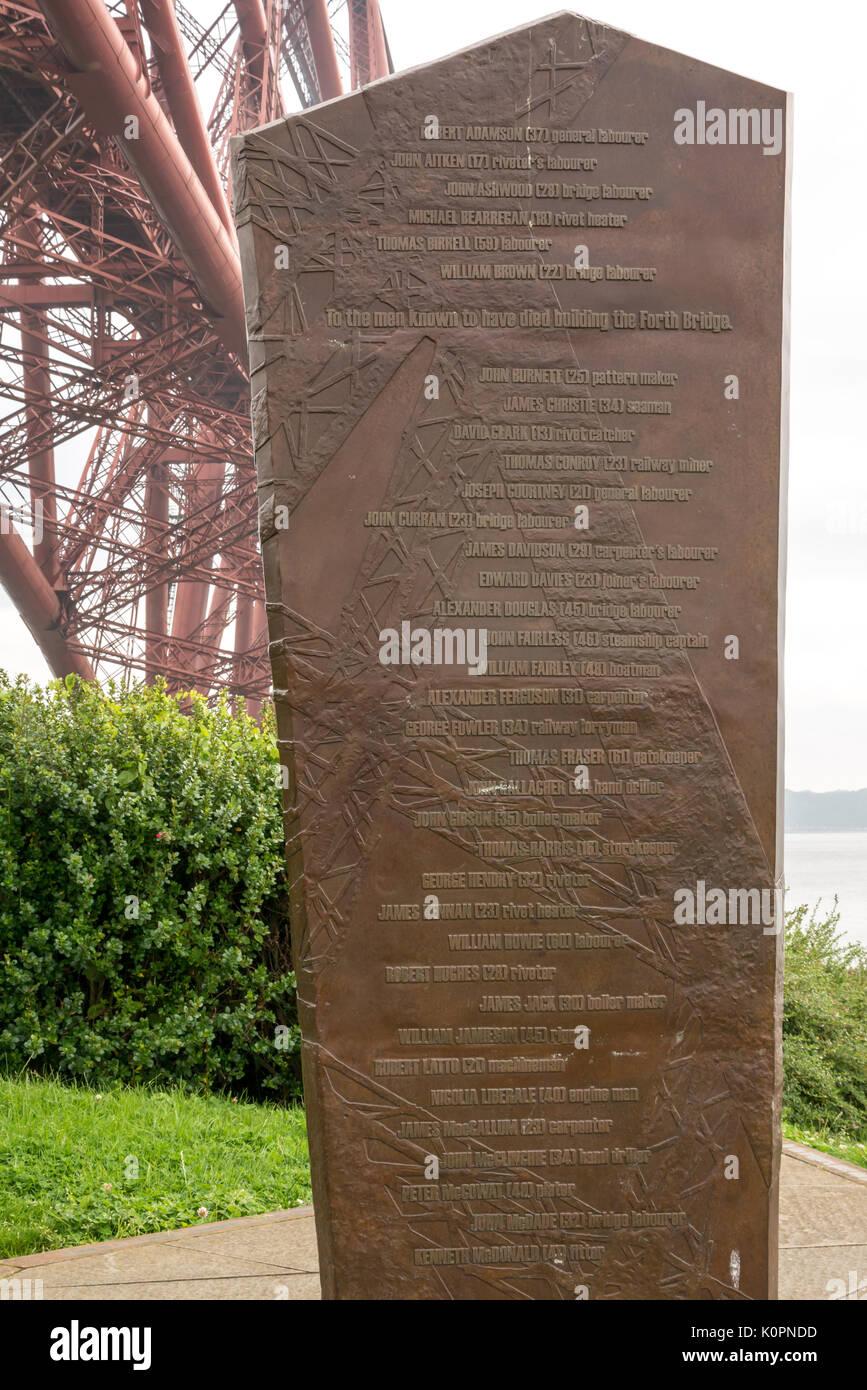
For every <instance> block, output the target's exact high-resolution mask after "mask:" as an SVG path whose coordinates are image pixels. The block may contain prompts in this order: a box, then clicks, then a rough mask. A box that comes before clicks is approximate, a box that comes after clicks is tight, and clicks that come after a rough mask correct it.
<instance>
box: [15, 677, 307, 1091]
mask: <svg viewBox="0 0 867 1390" xmlns="http://www.w3.org/2000/svg"><path fill="white" fill-rule="evenodd" d="M276 768H277V751H276V742H275V739H274V732H273V722H272V720H271V717H270V716H269V715H266V717H265V721H264V724H263V727H262V728H261V729H260V728H259V727H258V725H257V724H256V723H255V722H254V721H253V720H252V719H248V718H247V716H246V715H235V714H233V713H232V712H231V711H230V710H229V709H228V707H227V706H226V705H225V704H222V705H219V706H218V707H217V708H215V709H209V708H208V706H207V705H206V704H205V702H204V700H203V699H202V698H201V697H199V696H196V695H186V696H185V695H170V694H167V693H166V691H165V689H164V688H162V687H155V688H141V689H135V690H130V691H123V690H116V689H114V688H110V689H109V690H108V691H107V692H103V691H101V690H100V689H99V687H97V686H95V685H88V684H82V683H81V682H80V681H78V680H76V679H75V678H74V677H68V678H67V679H66V680H65V681H61V682H55V683H54V684H52V685H51V686H49V687H48V688H47V689H46V690H41V689H38V688H31V687H30V686H29V685H28V683H27V682H26V681H24V680H23V679H19V680H18V681H16V683H15V684H14V685H13V684H11V683H10V682H9V680H8V679H7V678H6V677H4V676H0V1065H2V1066H4V1067H6V1068H8V1067H16V1068H17V1067H22V1066H27V1067H29V1068H30V1069H31V1070H35V1071H40V1072H51V1073H53V1074H55V1075H58V1076H61V1077H62V1076H68V1077H71V1078H75V1079H80V1080H84V1081H88V1082H97V1081H103V1082H108V1081H113V1080H117V1081H147V1082H155V1083H160V1082H174V1083H175V1084H182V1085H188V1086H189V1087H195V1088H225V1087H233V1088H235V1089H239V1088H247V1089H250V1090H252V1091H254V1092H261V1091H263V1090H264V1091H265V1092H266V1093H269V1094H277V1095H280V1096H284V1097H285V1096H289V1095H294V1094H297V1093H298V1091H299V1083H298V1071H297V1052H298V1028H297V1021H296V1011H295V979H294V975H293V973H292V969H291V957H290V948H289V933H288V917H287V910H286V891H285V889H286V885H285V875H284V860H283V844H282V827H281V819H280V805H279V802H280V792H279V789H278V784H277V780H276ZM278 1029H279V1030H280V1031H279V1032H278ZM278 1041H279V1045H278Z"/></svg>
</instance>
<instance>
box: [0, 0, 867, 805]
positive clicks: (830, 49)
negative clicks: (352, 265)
mask: <svg viewBox="0 0 867 1390" xmlns="http://www.w3.org/2000/svg"><path fill="white" fill-rule="evenodd" d="M188 3H189V0H188ZM380 3H381V8H382V13H383V17H384V20H385V27H386V31H387V33H388V38H389V43H390V46H391V52H392V57H393V59H394V63H395V67H396V68H398V69H400V68H406V67H413V66H415V65H417V64H419V63H424V62H427V61H429V60H430V59H433V58H437V57H441V56H442V55H443V54H446V53H449V52H452V51H453V50H455V49H457V48H463V47H465V46H466V45H468V44H471V43H475V42H477V41H478V40H480V39H484V38H486V37H488V36H490V35H491V34H496V33H499V32H501V31H502V30H504V29H509V28H512V27H514V26H516V25H518V24H522V23H525V22H526V21H528V20H530V19H534V18H538V17H539V16H542V15H546V14H550V13H552V12H554V11H555V10H556V8H557V7H556V6H553V5H551V4H550V3H536V2H535V0H380ZM222 6H223V0H194V2H193V4H191V6H190V7H191V8H194V9H195V11H196V12H197V14H198V15H199V16H200V17H202V18H207V17H208V16H209V15H210V16H211V17H214V16H215V15H216V14H217V13H218V12H219V11H220V10H221V9H222ZM865 13H867V9H865V7H864V6H861V5H855V4H852V3H848V4H843V3H840V0H829V3H827V4H825V5H823V6H822V7H821V9H819V10H817V9H816V8H815V7H813V6H810V8H809V9H808V8H807V6H806V5H803V4H801V3H799V0H727V3H725V4H716V5H714V4H702V3H700V0H599V4H598V5H594V8H593V11H592V12H591V17H592V18H593V19H597V20H601V21H604V22H605V23H606V24H611V25H614V26H615V27H617V28H621V29H625V30H627V31H628V32H630V33H633V34H635V35H637V36H638V37H639V38H642V39H648V40H650V41H651V42H653V43H658V44H662V45H664V46H666V47H669V48H674V49H677V50H679V51H680V52H682V53H686V54H689V55H690V56H694V57H696V58H700V59H702V60H703V61H705V62H708V63H714V64H717V65H718V66H720V67H725V68H731V69H732V70H734V71H736V72H742V73H744V74H745V75H746V76H748V77H752V78H756V79H758V80H760V81H762V82H767V83H769V84H771V85H773V86H776V87H782V88H786V89H788V90H789V91H791V92H794V94H795V142H794V152H795V164H794V198H793V221H794V229H793V281H792V282H793V305H792V413H791V453H790V479H789V576H788V603H787V615H788V616H787V661H786V704H787V736H786V742H787V750H786V751H787V759H786V762H787V773H786V785H787V786H789V787H792V788H795V789H802V788H807V787H808V788H811V789H813V790H814V791H827V790H830V789H833V788H838V787H849V788H855V787H865V786H867V734H865V730H864V720H865V707H867V701H865V697H864V691H865V687H867V644H865V640H864V636H865V630H867V622H865V610H867V564H865V556H867V481H865V476H864V460H865V446H864V438H863V429H859V428H858V425H857V418H856V417H857V410H858V409H859V408H860V407H861V406H862V405H863V404H864V400H865V395H867V334H865V330H867V314H865V307H867V294H865V282H864V277H865V252H864V216H863V214H864V211H865V196H864V169H865V152H864V142H865V131H867V121H865V117H864V94H865V78H864V71H863V64H864V52H865V48H867V20H865ZM0 665H3V666H4V667H5V668H6V669H7V670H9V671H13V672H14V671H19V670H20V671H27V672H28V673H30V674H32V675H34V676H35V677H37V678H38V679H40V680H41V679H45V678H46V675H47V672H46V668H45V665H44V663H43V662H42V659H41V657H40V655H39V653H38V651H37V649H36V647H35V645H34V643H33V642H32V640H31V638H30V636H29V634H28V633H27V631H26V629H25V628H24V627H23V625H22V624H21V623H20V621H19V620H18V619H17V617H16V616H15V614H14V612H13V611H12V609H11V605H10V603H9V600H8V599H7V598H6V595H5V594H4V593H3V592H2V590H0Z"/></svg>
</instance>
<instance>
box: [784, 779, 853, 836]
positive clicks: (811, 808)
mask: <svg viewBox="0 0 867 1390" xmlns="http://www.w3.org/2000/svg"><path fill="white" fill-rule="evenodd" d="M786 829H787V830H867V787H862V788H861V790H860V791H857V792H790V791H787V792H786Z"/></svg>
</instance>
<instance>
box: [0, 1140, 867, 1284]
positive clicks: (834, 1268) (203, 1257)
mask: <svg viewBox="0 0 867 1390" xmlns="http://www.w3.org/2000/svg"><path fill="white" fill-rule="evenodd" d="M780 1189H781V1197H780V1247H781V1249H780V1298H781V1299H795V1298H808V1299H827V1298H828V1297H829V1292H828V1289H827V1285H828V1283H829V1281H830V1280H833V1279H838V1280H840V1281H842V1283H841V1286H840V1289H839V1290H838V1292H839V1293H840V1294H841V1296H845V1297H847V1298H856V1297H858V1287H859V1285H860V1290H861V1293H860V1296H861V1297H862V1298H867V1169H863V1168H856V1167H854V1166H853V1165H852V1164H850V1163H843V1162H841V1161H840V1160H839V1159H834V1158H830V1157H828V1156H827V1155H825V1154H820V1153H817V1152H816V1151H815V1150H814V1149H807V1148H804V1147H803V1146H802V1145H800V1144H792V1143H790V1142H789V1141H788V1140H787V1141H785V1143H784V1145H783V1165H782V1175H781V1184H780ZM15 1279H17V1280H20V1281H24V1280H28V1279H29V1280H31V1281H35V1280H37V1279H40V1280H41V1281H42V1296H43V1297H44V1298H46V1299H67V1298H68V1299H92V1300H94V1301H99V1300H103V1299H104V1300H113V1299H114V1300H121V1299H142V1300H147V1299H165V1300H174V1299H236V1300H239V1299H318V1298H319V1275H318V1272H317V1258H316V1232H315V1230H314V1226H313V1209H312V1207H298V1208H296V1209H295V1210H294V1211H278V1212H274V1213H272V1214H271V1215H269V1216H253V1217H248V1218H243V1219H241V1220H238V1221H220V1222H212V1223H210V1224H209V1225H206V1226H194V1227H191V1228H190V1229H189V1230H185V1231H167V1232H165V1233H162V1234H158V1235H152V1236H135V1237H133V1238H132V1239H131V1240H109V1241H104V1242H103V1243H102V1244H99V1245H83V1246H78V1247H77V1248H75V1249H72V1250H53V1251H48V1252H47V1253H45V1254H41V1255H26V1256H22V1257H20V1258H18V1259H12V1260H3V1261H0V1294H2V1292H3V1287H2V1286H3V1285H4V1284H7V1283H9V1282H10V1281H11V1280H15ZM33 1287H34V1286H33V1283H31V1289H32V1288H33ZM7 1297H8V1294H7Z"/></svg>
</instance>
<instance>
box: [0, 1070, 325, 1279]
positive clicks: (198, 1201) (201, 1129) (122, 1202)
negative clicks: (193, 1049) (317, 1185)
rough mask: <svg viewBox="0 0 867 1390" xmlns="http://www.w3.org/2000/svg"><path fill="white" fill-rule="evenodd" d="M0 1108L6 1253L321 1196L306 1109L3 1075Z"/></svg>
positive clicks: (0, 1229) (1, 1241) (0, 1198)
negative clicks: (313, 1178) (313, 1175)
mask: <svg viewBox="0 0 867 1390" xmlns="http://www.w3.org/2000/svg"><path fill="white" fill-rule="evenodd" d="M0 1115H2V1127H0V1258H4V1257H6V1258H8V1257H9V1256H13V1255H26V1254H31V1253H35V1252H37V1251H40V1250H56V1249H59V1248H60V1247H62V1246H66V1245H87V1244H90V1243H91V1242H92V1241H98V1240H110V1239H113V1238H115V1237H118V1236H138V1235H144V1234H146V1233H148V1232H150V1231H166V1230H171V1229H173V1228H176V1227H181V1226H195V1225H198V1224H200V1223H206V1222H209V1221H224V1220H226V1219H227V1218H228V1217H232V1216H257V1215H259V1214H260V1213H262V1212H267V1211H277V1210H280V1209H284V1208H287V1207H293V1206H297V1205H299V1204H300V1203H303V1202H309V1201H310V1167H309V1162H308V1157H307V1134H306V1130H305V1127H304V1112H303V1110H302V1108H301V1107H300V1106H296V1107H293V1108H291V1109H286V1108H281V1107H280V1106H277V1105H268V1104H266V1105H256V1104H250V1103H248V1102H245V1101H238V1102H237V1103H235V1102H233V1101H232V1100H231V1099H229V1098H225V1097H222V1096H191V1095H189V1094H186V1093H184V1092H182V1091H174V1090H172V1091H168V1090H151V1089H148V1088H145V1087H141V1088H136V1087H121V1086H118V1087H115V1088H109V1089H107V1090H105V1091H103V1092H102V1094H101V1095H100V1094H99V1093H98V1092H96V1091H94V1090H91V1089H89V1088H88V1087H85V1086H69V1085H61V1084H60V1083H59V1082H55V1081H45V1080H36V1079H31V1078H29V1077H24V1078H20V1079H10V1078H9V1077H0ZM136 1172H137V1174H138V1176H136ZM200 1207H204V1208H206V1210H207V1215H206V1216H199V1215H198V1214H197V1213H198V1209H199V1208H200Z"/></svg>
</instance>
